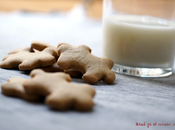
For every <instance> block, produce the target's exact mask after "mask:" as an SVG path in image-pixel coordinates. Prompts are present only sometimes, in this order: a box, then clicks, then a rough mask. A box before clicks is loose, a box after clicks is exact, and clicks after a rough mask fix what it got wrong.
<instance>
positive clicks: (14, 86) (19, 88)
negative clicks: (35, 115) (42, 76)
mask: <svg viewBox="0 0 175 130" xmlns="http://www.w3.org/2000/svg"><path fill="white" fill-rule="evenodd" d="M26 80H27V79H22V78H18V77H14V78H10V79H9V80H8V81H7V82H6V83H3V84H2V85H1V90H2V93H3V94H4V95H7V96H13V97H19V98H22V99H25V100H28V101H37V100H39V99H40V96H37V95H32V94H27V93H26V92H25V90H24V87H23V85H22V84H23V82H24V81H26Z"/></svg>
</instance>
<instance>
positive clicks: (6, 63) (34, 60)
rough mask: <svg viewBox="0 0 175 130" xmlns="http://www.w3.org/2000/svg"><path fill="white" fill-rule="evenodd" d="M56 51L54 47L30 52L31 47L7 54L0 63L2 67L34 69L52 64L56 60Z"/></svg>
mask: <svg viewBox="0 0 175 130" xmlns="http://www.w3.org/2000/svg"><path fill="white" fill-rule="evenodd" d="M56 55H57V54H56V53H55V51H54V50H53V49H52V48H49V47H48V48H46V49H44V50H43V51H37V52H30V50H29V48H26V49H24V50H21V51H19V52H16V53H14V54H9V55H7V56H6V57H5V58H4V59H3V61H2V62H1V63H0V67H1V68H7V69H11V68H17V67H18V68H19V69H20V70H32V69H34V68H37V67H44V66H49V65H52V64H54V63H55V62H56V59H55V57H56Z"/></svg>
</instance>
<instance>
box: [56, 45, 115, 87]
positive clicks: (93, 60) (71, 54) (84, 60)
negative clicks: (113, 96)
mask: <svg viewBox="0 0 175 130" xmlns="http://www.w3.org/2000/svg"><path fill="white" fill-rule="evenodd" d="M57 49H58V51H57V53H58V56H59V58H58V60H57V64H58V65H59V66H60V67H61V68H62V69H64V70H70V69H73V70H77V71H79V72H81V73H82V74H83V76H82V79H83V80H84V81H85V82H87V83H90V84H96V83H97V82H98V81H100V80H103V81H104V82H105V83H107V84H112V83H113V82H114V81H115V73H114V72H113V71H111V68H112V67H113V65H114V62H113V61H112V60H111V59H109V58H107V57H104V58H99V57H96V56H94V55H92V54H91V49H90V48H89V47H88V46H85V45H79V46H71V45H69V44H66V43H60V44H59V45H58V47H57Z"/></svg>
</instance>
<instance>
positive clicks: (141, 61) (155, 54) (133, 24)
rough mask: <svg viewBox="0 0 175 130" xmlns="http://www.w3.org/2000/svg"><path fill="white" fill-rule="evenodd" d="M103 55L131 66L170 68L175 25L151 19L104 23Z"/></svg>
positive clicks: (127, 18) (111, 18) (112, 18)
mask: <svg viewBox="0 0 175 130" xmlns="http://www.w3.org/2000/svg"><path fill="white" fill-rule="evenodd" d="M103 29H104V30H103V38H104V39H103V41H104V56H107V57H109V58H111V59H112V60H113V61H114V62H115V63H117V64H120V65H126V66H131V67H144V68H152V67H153V68H154V67H155V68H168V67H172V66H173V62H174V55H175V24H174V22H171V21H167V20H164V19H158V18H155V17H149V16H142V17H141V16H136V15H134V16H118V15H116V16H109V17H107V18H105V19H104V20H103Z"/></svg>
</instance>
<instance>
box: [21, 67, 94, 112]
mask: <svg viewBox="0 0 175 130" xmlns="http://www.w3.org/2000/svg"><path fill="white" fill-rule="evenodd" d="M30 76H31V79H29V80H27V81H26V82H24V84H23V85H24V88H25V90H26V92H27V93H29V94H39V95H43V96H46V99H45V102H46V104H47V105H48V106H50V107H52V108H55V109H58V110H65V109H68V108H74V109H76V110H80V111H87V110H91V108H92V107H93V105H94V103H93V100H92V98H93V96H94V95H95V90H94V88H93V87H91V86H90V85H86V84H84V85H82V84H73V83H70V82H71V78H70V76H69V75H68V74H65V73H62V72H58V73H46V72H44V71H42V70H41V69H36V70H33V71H32V72H31V73H30Z"/></svg>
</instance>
